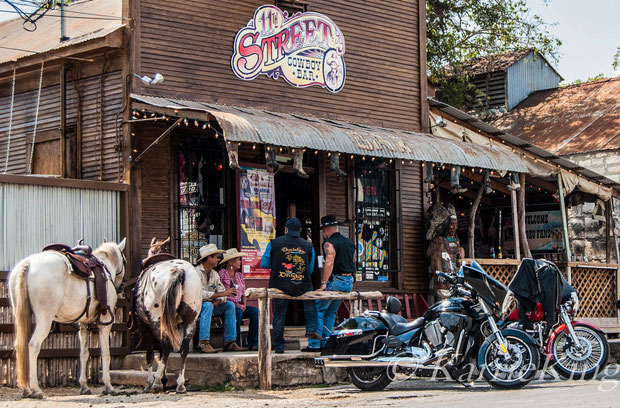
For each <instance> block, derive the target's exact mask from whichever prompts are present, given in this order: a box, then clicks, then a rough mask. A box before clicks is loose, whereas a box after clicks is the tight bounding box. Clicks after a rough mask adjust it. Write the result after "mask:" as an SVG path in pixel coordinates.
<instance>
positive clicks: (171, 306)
mask: <svg viewBox="0 0 620 408" xmlns="http://www.w3.org/2000/svg"><path fill="white" fill-rule="evenodd" d="M170 275H171V276H170V280H169V281H168V282H169V283H168V287H167V288H166V290H165V291H164V295H163V296H162V299H161V303H162V314H161V324H160V326H161V339H162V341H164V338H165V337H168V339H170V343H172V346H173V347H174V349H175V350H176V349H178V348H179V346H180V344H181V336H180V335H179V329H178V327H177V307H178V305H179V303H180V302H181V291H182V290H183V282H184V281H185V272H184V271H183V269H181V268H179V267H178V266H175V267H174V268H172V270H171V271H170Z"/></svg>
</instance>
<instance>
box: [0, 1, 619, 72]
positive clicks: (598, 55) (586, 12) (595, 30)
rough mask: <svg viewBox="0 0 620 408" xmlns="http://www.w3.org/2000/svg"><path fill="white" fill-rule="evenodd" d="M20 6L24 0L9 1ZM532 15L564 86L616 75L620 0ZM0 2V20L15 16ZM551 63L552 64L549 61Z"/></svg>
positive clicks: (567, 4) (543, 6)
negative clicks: (556, 44)
mask: <svg viewBox="0 0 620 408" xmlns="http://www.w3.org/2000/svg"><path fill="white" fill-rule="evenodd" d="M13 1H14V2H15V3H18V4H19V3H22V4H23V1H24V0H13ZM526 1H527V3H528V5H529V7H530V8H531V9H532V12H533V13H535V14H538V15H539V16H541V17H542V18H543V19H544V20H545V21H547V22H549V23H556V24H555V25H554V26H552V27H549V32H550V33H551V34H553V35H555V36H556V37H558V38H559V39H560V40H561V41H562V46H561V47H560V54H561V56H560V61H559V63H558V64H557V66H556V67H555V68H556V69H557V70H558V72H559V73H560V75H562V76H563V77H564V79H565V82H566V83H571V82H574V81H575V80H578V79H580V80H582V81H583V80H586V79H588V78H589V77H594V76H596V75H598V74H601V73H602V74H604V76H606V77H615V76H620V70H617V71H615V72H614V70H613V68H612V62H613V56H614V54H615V53H616V50H617V47H620V21H619V20H620V0H526ZM1 10H5V11H6V10H12V9H11V8H10V6H8V5H7V4H6V3H5V2H4V0H0V20H4V19H7V18H12V17H14V16H15V14H10V13H5V12H2V11H1ZM0 45H1V44H0ZM549 62H551V63H552V64H553V61H549Z"/></svg>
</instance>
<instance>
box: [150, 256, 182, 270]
mask: <svg viewBox="0 0 620 408" xmlns="http://www.w3.org/2000/svg"><path fill="white" fill-rule="evenodd" d="M173 259H177V257H176V256H174V255H172V254H167V253H161V254H155V255H152V256H149V257H148V258H145V259H143V260H142V270H145V269H148V268H149V267H150V266H153V265H155V264H156V263H159V262H163V261H170V260H173Z"/></svg>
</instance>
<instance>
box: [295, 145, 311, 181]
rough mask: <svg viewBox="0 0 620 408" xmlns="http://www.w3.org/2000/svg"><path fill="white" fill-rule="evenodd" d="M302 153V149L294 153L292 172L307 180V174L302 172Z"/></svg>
mask: <svg viewBox="0 0 620 408" xmlns="http://www.w3.org/2000/svg"><path fill="white" fill-rule="evenodd" d="M303 164H304V151H303V150H302V149H299V150H296V151H295V156H294V157H293V170H295V173H296V174H297V175H298V176H299V177H301V178H308V177H309V176H308V174H306V172H305V171H304V167H303Z"/></svg>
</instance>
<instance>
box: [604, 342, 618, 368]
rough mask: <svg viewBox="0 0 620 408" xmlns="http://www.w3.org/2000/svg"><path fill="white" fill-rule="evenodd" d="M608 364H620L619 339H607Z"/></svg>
mask: <svg viewBox="0 0 620 408" xmlns="http://www.w3.org/2000/svg"><path fill="white" fill-rule="evenodd" d="M607 342H608V343H609V362H610V363H617V364H620V339H608V340H607Z"/></svg>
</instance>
